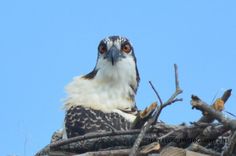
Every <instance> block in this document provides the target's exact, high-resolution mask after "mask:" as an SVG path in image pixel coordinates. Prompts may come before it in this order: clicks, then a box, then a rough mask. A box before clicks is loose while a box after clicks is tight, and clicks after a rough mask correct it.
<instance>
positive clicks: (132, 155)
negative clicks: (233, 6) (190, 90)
mask: <svg viewBox="0 0 236 156" xmlns="http://www.w3.org/2000/svg"><path fill="white" fill-rule="evenodd" d="M174 69H175V87H176V90H175V92H174V94H173V95H172V96H171V97H170V98H169V99H168V100H167V102H165V103H163V104H161V105H160V107H158V108H157V110H156V112H155V113H154V115H153V117H152V118H150V119H149V120H148V121H147V122H146V123H145V124H144V125H143V127H142V129H141V132H140V133H139V135H138V138H137V139H136V141H135V143H134V145H133V147H132V149H131V152H130V156H135V155H136V154H137V151H138V148H139V145H140V143H141V141H142V139H143V137H144V135H145V134H146V132H147V131H148V130H149V129H150V127H151V125H152V124H153V123H155V122H156V121H157V119H158V117H159V115H160V113H161V111H162V109H163V108H165V107H166V106H168V105H170V104H172V103H174V102H177V101H182V99H176V97H177V96H178V95H179V94H181V93H182V92H183V91H182V90H181V89H180V87H179V80H178V68H177V65H176V64H174ZM152 88H154V91H155V93H157V91H156V89H155V87H154V86H153V85H152ZM157 95H159V94H158V93H157ZM160 99H161V98H160Z"/></svg>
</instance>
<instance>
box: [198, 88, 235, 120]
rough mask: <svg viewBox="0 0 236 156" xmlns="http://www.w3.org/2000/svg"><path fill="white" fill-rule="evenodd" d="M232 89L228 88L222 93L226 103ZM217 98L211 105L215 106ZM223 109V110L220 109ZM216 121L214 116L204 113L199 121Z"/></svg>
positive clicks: (222, 98)
mask: <svg viewBox="0 0 236 156" xmlns="http://www.w3.org/2000/svg"><path fill="white" fill-rule="evenodd" d="M231 91H232V89H228V90H226V91H225V92H224V94H223V95H222V97H221V98H220V99H221V100H222V101H223V102H224V104H225V103H226V101H227V100H228V99H229V97H230V96H231ZM216 102H217V100H216V101H215V102H214V103H213V104H212V105H211V107H214V105H215V104H216ZM218 111H221V110H218ZM213 121H214V118H213V117H212V116H210V115H204V116H202V117H201V118H200V119H199V120H198V122H206V123H211V122H213Z"/></svg>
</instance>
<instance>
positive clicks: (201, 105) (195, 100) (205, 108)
mask: <svg viewBox="0 0 236 156" xmlns="http://www.w3.org/2000/svg"><path fill="white" fill-rule="evenodd" d="M191 104H192V106H193V108H196V109H198V110H201V111H202V112H207V113H208V114H209V115H210V116H212V117H213V118H214V119H216V120H218V121H219V122H220V123H222V124H223V125H224V126H226V127H229V128H230V129H231V130H236V120H232V119H228V118H226V117H225V116H224V115H223V114H222V113H221V112H219V111H216V110H214V109H213V108H211V107H210V106H209V105H208V104H206V103H205V102H203V101H202V100H201V99H200V98H199V97H197V96H194V95H192V100H191Z"/></svg>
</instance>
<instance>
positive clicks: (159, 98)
mask: <svg viewBox="0 0 236 156" xmlns="http://www.w3.org/2000/svg"><path fill="white" fill-rule="evenodd" d="M149 84H150V85H151V87H152V89H153V91H154V92H155V94H156V96H157V98H158V100H159V102H160V105H162V104H163V103H162V100H161V97H160V95H159V94H158V92H157V90H156V89H155V87H154V86H153V84H152V82H151V81H149Z"/></svg>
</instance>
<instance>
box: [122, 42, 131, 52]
mask: <svg viewBox="0 0 236 156" xmlns="http://www.w3.org/2000/svg"><path fill="white" fill-rule="evenodd" d="M121 50H122V51H124V52H125V53H129V52H130V51H131V45H130V44H129V43H125V44H123V45H122V47H121Z"/></svg>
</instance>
